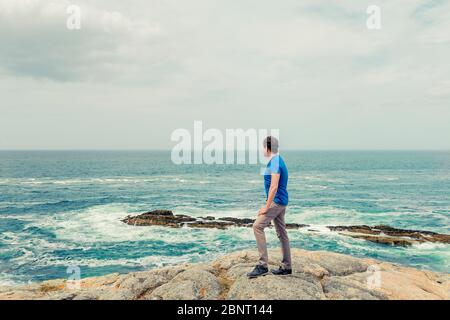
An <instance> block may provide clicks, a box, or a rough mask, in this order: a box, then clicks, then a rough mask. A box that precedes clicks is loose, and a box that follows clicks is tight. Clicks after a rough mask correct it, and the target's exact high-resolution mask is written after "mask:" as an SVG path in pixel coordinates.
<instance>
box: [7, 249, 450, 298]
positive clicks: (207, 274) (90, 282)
mask: <svg viewBox="0 0 450 320" xmlns="http://www.w3.org/2000/svg"><path fill="white" fill-rule="evenodd" d="M292 257H293V270H294V272H293V274H292V275H288V276H281V277H280V276H273V275H267V276H264V277H260V278H257V279H248V278H247V277H246V273H247V272H248V271H249V270H251V269H252V267H253V266H254V265H255V263H256V261H257V253H256V250H246V251H239V252H235V253H230V254H227V255H224V256H222V257H220V258H218V259H217V260H215V261H213V262H210V263H204V264H183V265H176V266H170V267H165V268H160V269H154V270H150V271H142V272H135V273H129V274H110V275H107V276H102V277H94V278H86V279H82V280H81V282H80V283H79V285H78V286H77V283H69V282H67V281H66V280H52V281H46V282H43V283H36V284H30V285H24V286H17V287H0V300H5V299H6V300H13V299H46V300H63V299H64V300H112V299H114V300H117V299H120V300H122V299H126V300H148V299H156V300H159V299H166V300H167V299H174V300H179V299H196V300H205V299H230V300H241V299H263V300H272V299H308V300H309V299H314V300H316V299H318V300H321V299H322V300H327V299H332V300H336V299H376V300H379V299H395V300H397V299H445V300H449V299H450V274H443V273H435V272H431V271H421V270H417V269H413V268H407V267H402V266H399V265H395V264H391V263H387V262H381V261H377V260H372V259H359V258H354V257H351V256H347V255H342V254H336V253H331V252H324V251H305V250H300V249H293V250H292ZM270 259H271V260H270V264H271V266H272V267H275V266H276V264H277V261H278V260H279V259H280V255H279V252H278V250H270Z"/></svg>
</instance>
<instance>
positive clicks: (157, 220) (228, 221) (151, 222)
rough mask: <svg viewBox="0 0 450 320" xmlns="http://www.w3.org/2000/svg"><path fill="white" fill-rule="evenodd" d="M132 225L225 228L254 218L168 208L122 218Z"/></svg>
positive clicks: (291, 225) (245, 224)
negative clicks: (195, 213) (199, 214)
mask: <svg viewBox="0 0 450 320" xmlns="http://www.w3.org/2000/svg"><path fill="white" fill-rule="evenodd" d="M122 221H123V222H124V223H126V224H129V225H132V226H167V227H172V228H181V227H184V226H186V227H190V228H216V229H226V228H229V227H251V226H252V224H253V222H254V221H255V220H254V219H248V218H232V217H225V218H218V219H216V218H215V217H212V216H207V217H199V218H194V217H190V216H187V215H183V214H177V215H175V214H173V212H172V211H169V210H154V211H150V212H146V213H143V214H140V215H137V216H128V217H126V218H125V219H123V220H122ZM307 226H308V225H305V224H298V223H287V224H286V227H287V228H288V229H298V228H303V227H307Z"/></svg>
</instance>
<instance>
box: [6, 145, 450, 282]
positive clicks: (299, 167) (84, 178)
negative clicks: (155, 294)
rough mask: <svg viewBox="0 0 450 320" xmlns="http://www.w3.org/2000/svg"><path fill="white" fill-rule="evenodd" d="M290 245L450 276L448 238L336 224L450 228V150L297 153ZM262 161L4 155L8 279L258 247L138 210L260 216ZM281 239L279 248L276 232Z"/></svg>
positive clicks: (249, 239)
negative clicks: (355, 231) (411, 239)
mask: <svg viewBox="0 0 450 320" xmlns="http://www.w3.org/2000/svg"><path fill="white" fill-rule="evenodd" d="M283 156H284V158H285V159H286V162H287V164H288V167H289V173H290V177H289V194H290V206H289V207H288V211H287V216H286V219H287V221H288V222H298V223H307V224H311V225H313V228H314V229H316V230H318V232H308V231H305V230H303V231H294V230H293V231H290V233H289V235H290V238H291V244H292V246H293V247H296V248H303V249H308V250H329V251H334V252H339V253H345V254H351V255H354V256H359V257H373V258H376V259H381V260H386V261H391V262H395V263H399V264H403V265H408V266H414V267H416V268H421V269H429V270H435V271H441V272H450V246H449V245H444V244H429V243H426V244H421V245H417V246H412V247H408V248H403V247H392V246H386V245H381V244H375V243H370V242H367V241H364V240H358V239H352V238H349V237H344V236H340V235H337V234H335V233H331V232H328V231H327V229H326V228H324V226H327V225H355V224H369V225H376V224H386V225H390V226H394V227H399V228H410V229H421V230H430V231H436V232H441V233H450V152H412V151H411V152H409V151H408V152H406V151H404V152H394V151H389V152H388V151H386V152H384V151H376V152H375V151H374V152H369V151H367V152H356V151H355V152H351V151H348V152H337V151H329V152H325V151H315V152H306V151H305V152H302V151H289V152H285V153H284V154H283ZM259 171H260V166H259V165H182V166H177V165H174V164H172V162H171V161H170V153H169V152H164V151H160V152H157V151H151V152H150V151H149V152H144V151H135V152H128V151H126V152H125V151H123V152H118V151H117V152H116V151H114V152H113V151H102V152H100V151H98V152H96V151H95V152H94V151H83V152H81V151H64V152H63V151H61V152H52V151H27V152H25V151H2V152H0V284H15V283H26V282H32V281H40V280H47V279H55V278H66V277H67V276H68V274H67V268H68V267H69V266H78V267H79V268H80V270H81V276H82V277H87V276H97V275H103V274H108V273H112V272H130V271H137V270H144V269H149V268H154V267H161V266H165V265H171V264H177V263H182V262H201V261H207V260H211V259H214V258H215V257H218V256H219V255H221V254H224V253H227V252H232V251H235V250H240V249H244V248H254V247H255V243H254V238H253V234H252V231H251V229H246V228H231V229H228V230H202V229H191V228H182V229H170V228H165V227H132V226H128V225H126V224H124V223H122V222H121V221H120V219H121V218H123V217H125V216H127V215H129V214H139V213H142V212H145V211H149V210H153V209H170V210H173V211H174V212H175V213H176V214H188V215H192V216H205V215H212V216H215V217H224V216H234V217H254V216H255V215H256V212H257V210H258V208H259V207H260V206H261V205H262V203H263V200H264V191H263V182H262V176H260V175H259ZM267 233H268V236H267V238H268V241H269V245H270V246H271V247H277V246H278V242H277V241H278V239H277V238H276V235H275V232H274V231H273V230H270V231H268V232H267Z"/></svg>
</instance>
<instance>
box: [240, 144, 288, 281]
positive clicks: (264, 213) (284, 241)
mask: <svg viewBox="0 0 450 320" xmlns="http://www.w3.org/2000/svg"><path fill="white" fill-rule="evenodd" d="M263 146H264V156H265V157H268V158H269V163H268V164H267V168H266V171H265V173H264V187H265V190H266V196H267V200H266V205H265V206H264V207H262V208H261V209H260V210H259V212H258V217H257V218H256V220H255V223H254V224H253V232H254V233H255V238H256V244H257V246H258V252H259V264H258V265H257V266H256V267H255V269H253V271H252V272H250V273H248V274H247V275H248V277H250V278H255V277H259V276H263V275H266V274H268V272H269V269H268V255H267V244H266V236H265V234H264V228H266V227H267V226H269V225H270V223H271V222H272V221H273V223H274V225H275V229H276V232H277V236H278V239H280V242H281V251H282V253H283V261H282V265H281V266H280V268H279V269H273V270H271V272H272V273H273V274H275V275H287V274H292V268H291V249H290V245H289V238H288V234H287V231H286V223H285V222H284V214H285V212H286V206H287V204H288V202H289V196H288V192H287V183H288V169H287V167H286V164H285V163H284V160H283V158H281V157H280V155H279V154H278V140H277V139H276V138H274V137H267V138H266V139H264V145H263Z"/></svg>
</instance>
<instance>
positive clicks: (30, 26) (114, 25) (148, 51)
mask: <svg viewBox="0 0 450 320" xmlns="http://www.w3.org/2000/svg"><path fill="white" fill-rule="evenodd" d="M69 4H78V5H80V7H81V9H82V29H81V30H79V31H70V30H67V28H66V19H67V17H68V15H67V13H66V8H67V6H68V5H69ZM372 4H374V3H373V1H368V0H367V1H365V0H363V1H356V2H355V1H341V0H326V1H325V0H306V1H298V0H284V1H282V2H274V1H269V0H242V1H239V2H235V1H228V0H218V1H210V0H192V1H181V0H164V1H161V0H133V2H132V4H131V3H129V2H126V1H121V0H120V1H119V0H89V1H88V0H78V1H65V0H61V1H50V0H22V1H14V0H12V1H11V0H0V39H1V43H2V50H0V90H1V96H2V103H1V104H0V111H1V112H2V117H0V128H1V129H0V130H3V132H2V133H3V134H0V136H3V137H6V136H7V137H9V138H8V139H6V138H3V139H4V140H3V145H4V146H5V147H6V146H9V147H14V146H24V147H26V146H28V147H29V146H45V147H49V148H51V147H55V148H59V147H67V148H70V147H73V148H83V146H89V147H92V148H95V147H99V148H101V147H109V148H113V147H116V148H120V147H130V146H132V147H142V148H144V147H148V146H153V147H155V148H164V147H166V148H167V147H169V146H170V141H169V140H170V139H169V137H170V132H171V130H173V129H175V128H179V127H190V125H191V124H192V122H193V121H194V120H204V121H205V126H208V127H217V128H236V127H243V128H250V127H253V128H261V127H276V128H279V129H281V135H282V136H288V138H287V139H288V141H287V143H286V144H287V146H288V147H290V148H364V149H367V148H396V147H399V148H414V147H417V148H419V147H427V148H428V147H429V148H432V147H435V148H437V147H439V148H442V147H446V146H448V142H442V139H441V138H440V137H442V136H448V135H450V131H449V130H450V127H449V126H448V122H449V121H450V108H449V105H448V102H447V101H446V98H447V97H448V82H449V74H450V65H449V64H448V56H450V38H449V37H450V33H449V32H448V30H450V16H449V15H450V3H449V2H448V1H435V0H409V1H390V0H379V1H377V3H376V4H377V5H379V6H380V8H381V26H382V28H381V30H368V29H367V27H366V19H367V13H366V9H367V7H368V6H369V5H372ZM23 90H25V91H26V92H27V95H26V96H24V95H21V94H20V93H19V92H21V91H23ZM446 102H447V103H446ZM23 114H27V115H28V117H29V118H30V119H33V121H31V122H30V123H28V122H27V127H26V128H23V127H22V125H21V124H23V122H24V120H23ZM274 114H275V115H277V116H276V117H274ZM66 118H68V119H70V120H71V121H66V120H65V119H66ZM274 118H275V119H274ZM35 122H36V123H35ZM42 124H46V126H45V130H44V129H42V126H43V125H42ZM100 128H101V129H100ZM418 128H420V130H419V129H418ZM55 132H57V134H55ZM26 133H28V134H26ZM405 133H407V134H405ZM299 137H305V138H299ZM330 137H332V138H333V139H330ZM6 140H7V141H8V144H7V145H6V142H5V141H6ZM1 142H2V141H0V143H1ZM0 147H2V145H1V144H0Z"/></svg>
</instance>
